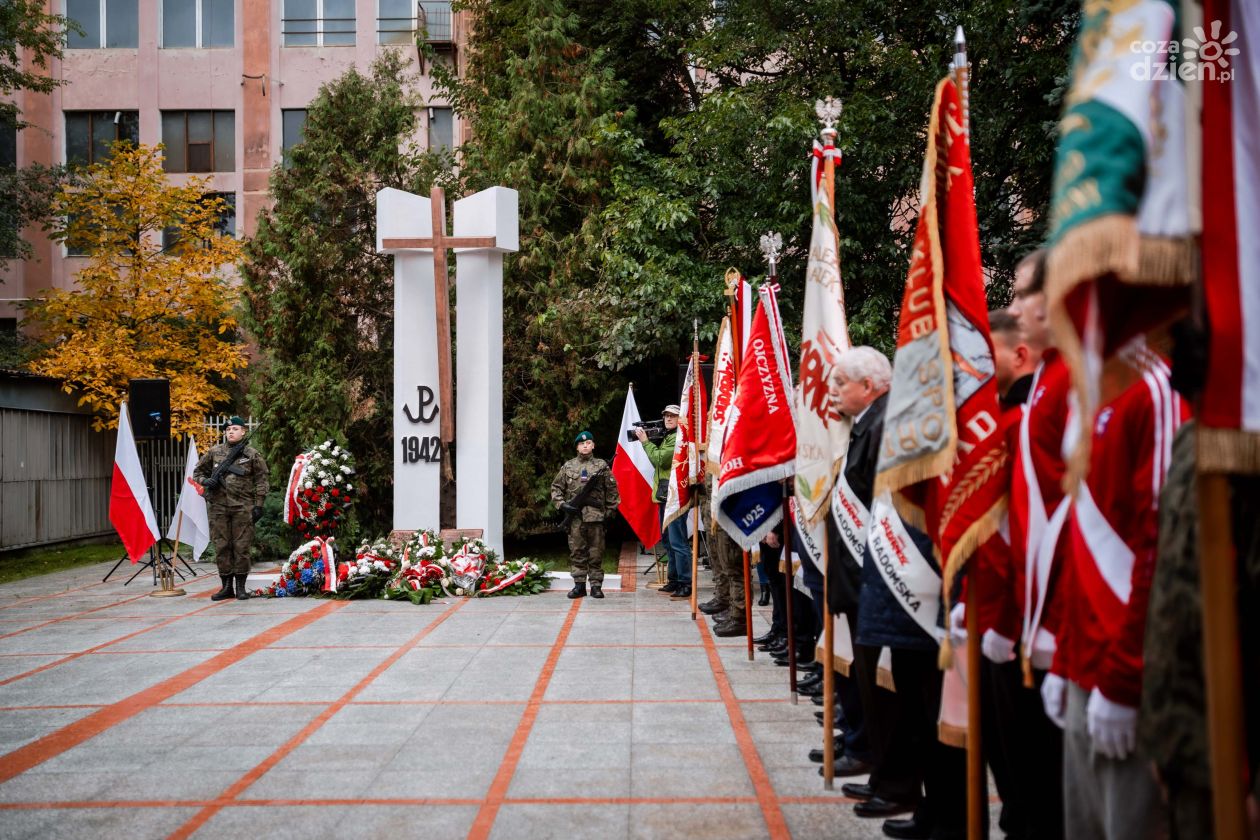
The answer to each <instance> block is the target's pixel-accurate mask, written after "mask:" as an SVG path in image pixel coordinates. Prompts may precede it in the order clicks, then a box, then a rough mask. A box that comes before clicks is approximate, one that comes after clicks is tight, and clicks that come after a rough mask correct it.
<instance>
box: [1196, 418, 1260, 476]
mask: <svg viewBox="0 0 1260 840" xmlns="http://www.w3.org/2000/svg"><path fill="white" fill-rule="evenodd" d="M1195 434H1196V435H1197V436H1198V453H1197V458H1198V466H1199V472H1200V473H1240V474H1245V475H1257V474H1260V433H1258V432H1245V431H1243V430H1242V429H1213V428H1210V427H1208V426H1204V425H1202V424H1199V425H1198V428H1197V430H1196V432H1195Z"/></svg>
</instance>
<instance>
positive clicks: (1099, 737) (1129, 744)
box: [1085, 688, 1138, 761]
mask: <svg viewBox="0 0 1260 840" xmlns="http://www.w3.org/2000/svg"><path fill="white" fill-rule="evenodd" d="M1085 715H1086V726H1087V727H1088V729H1089V739H1090V740H1091V741H1093V742H1094V752H1098V753H1102V754H1103V755H1105V756H1107V757H1108V758H1114V759H1116V760H1117V761H1119V760H1120V759H1123V758H1125V757H1126V756H1128V755H1129V753H1131V752H1133V749H1134V747H1135V746H1136V745H1137V715H1138V710H1137V709H1135V708H1134V707H1132V706H1122V705H1120V704H1119V703H1113V702H1111V701H1110V700H1108V699H1107V698H1106V697H1104V696H1103V695H1102V692H1101V691H1099V690H1098V689H1097V688H1095V689H1094V690H1093V691H1091V692H1090V693H1089V703H1088V704H1087V705H1086V706H1085Z"/></svg>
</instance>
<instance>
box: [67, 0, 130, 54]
mask: <svg viewBox="0 0 1260 840" xmlns="http://www.w3.org/2000/svg"><path fill="white" fill-rule="evenodd" d="M138 7H139V0H66V17H68V18H70V19H71V20H73V21H75V22H76V23H78V24H79V26H81V27H82V28H83V34H82V35H80V34H79V33H77V32H74V31H71V32H70V33H68V36H67V37H68V40H67V42H66V45H67V46H68V47H70V48H71V49H86V50H98V49H104V48H127V47H130V48H133V49H134V48H135V47H136V45H137V44H138V43H139V41H140V23H139V8H138Z"/></svg>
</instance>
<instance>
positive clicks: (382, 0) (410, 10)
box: [376, 0, 418, 44]
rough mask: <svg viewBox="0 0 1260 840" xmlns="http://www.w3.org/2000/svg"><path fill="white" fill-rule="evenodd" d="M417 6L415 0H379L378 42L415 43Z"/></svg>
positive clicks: (377, 17) (377, 6) (377, 7)
mask: <svg viewBox="0 0 1260 840" xmlns="http://www.w3.org/2000/svg"><path fill="white" fill-rule="evenodd" d="M417 8H418V7H417V6H416V4H415V0H377V5H376V43H378V44H414V43H415V38H416V9H417Z"/></svg>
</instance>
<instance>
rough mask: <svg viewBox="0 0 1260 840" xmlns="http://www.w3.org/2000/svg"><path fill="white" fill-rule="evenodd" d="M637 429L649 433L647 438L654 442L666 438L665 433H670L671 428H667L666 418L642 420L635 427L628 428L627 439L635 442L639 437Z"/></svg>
mask: <svg viewBox="0 0 1260 840" xmlns="http://www.w3.org/2000/svg"><path fill="white" fill-rule="evenodd" d="M637 429H642V430H643V433H644V434H645V435H647V439H648V440H650V441H652V443H660V442H661V441H663V440H664V439H665V435H667V434H669V429H667V428H665V421H664V420H640V421H639V422H637V423H635V424H634V428H633V429H626V440H627V441H628V442H630V443H634V442H635V441H636V440H638V439H639V433H638V431H636V430H637Z"/></svg>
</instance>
